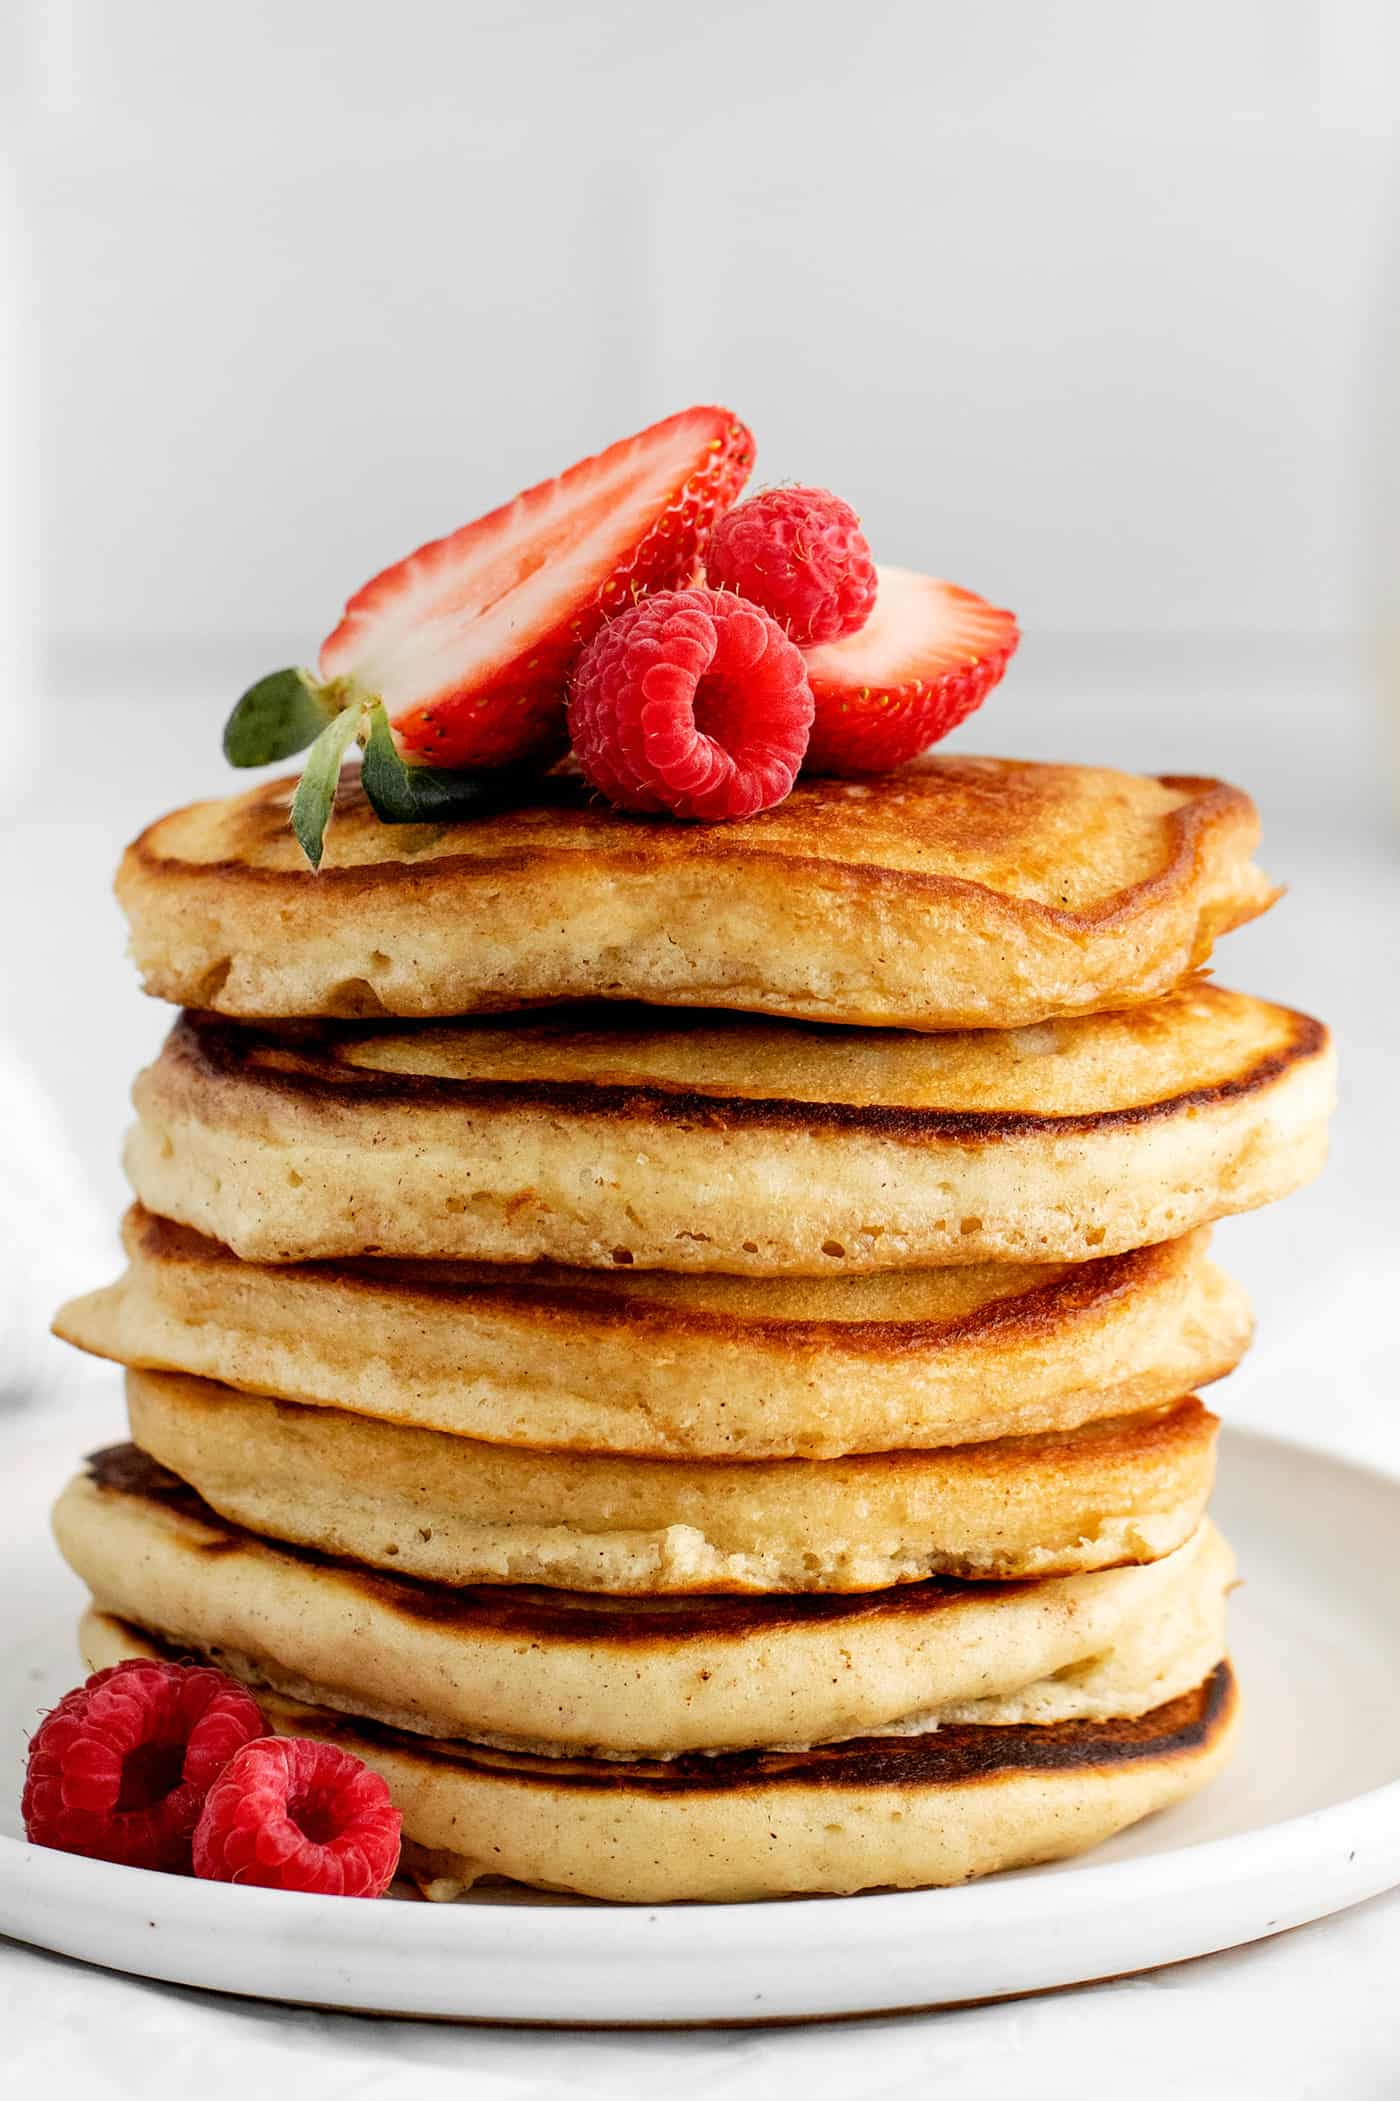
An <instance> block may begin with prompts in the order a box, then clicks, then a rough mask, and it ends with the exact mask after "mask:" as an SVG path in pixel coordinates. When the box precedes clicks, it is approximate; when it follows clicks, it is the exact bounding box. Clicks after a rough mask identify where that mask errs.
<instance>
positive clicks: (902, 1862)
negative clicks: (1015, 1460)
mask: <svg viewBox="0 0 1400 2101" xmlns="http://www.w3.org/2000/svg"><path fill="white" fill-rule="evenodd" d="M80 1639H81V1645H82V1651H83V1655H84V1658H85V1659H86V1662H87V1665H88V1667H89V1669H94V1670H95V1669H101V1668H103V1667H105V1666H106V1665H108V1664H111V1663H116V1662H119V1661H121V1660H122V1659H123V1658H124V1657H128V1656H162V1655H164V1656H169V1655H172V1654H174V1655H178V1654H182V1653H187V1652H186V1651H184V1650H183V1648H182V1647H181V1646H180V1645H176V1646H175V1647H174V1648H172V1647H171V1646H170V1645H168V1644H165V1643H163V1642H162V1641H161V1639H160V1637H159V1635H158V1634H152V1633H148V1632H144V1631H142V1630H141V1629H139V1628H137V1627H134V1626H132V1625H130V1624H129V1623H128V1622H126V1621H123V1620H119V1619H113V1618H111V1617H108V1616H107V1615H104V1614H100V1613H95V1612H90V1613H88V1614H87V1615H86V1617H85V1618H84V1621H83V1626H82V1632H81V1637H80ZM259 1698H260V1703H261V1705H262V1707H263V1711H264V1713H265V1715H266V1717H267V1720H268V1722H269V1724H270V1725H271V1727H272V1728H273V1729H274V1730H276V1731H277V1732H278V1733H280V1734H283V1735H294V1736H313V1737H320V1738H322V1739H323V1740H324V1741H326V1742H330V1743H336V1744H339V1745H340V1746H341V1747H342V1748H343V1749H345V1750H348V1751H352V1752H353V1753H354V1754H355V1755H356V1756H357V1757H359V1758H362V1759H364V1761H365V1763H366V1764H367V1765H371V1766H373V1767H374V1768H375V1769H376V1770H377V1771H378V1772H380V1773H382V1774H383V1776H384V1778H385V1780H386V1781H387V1782H388V1784H389V1788H390V1791H391V1793H392V1794H393V1797H394V1800H395V1802H396V1804H397V1806H398V1808H399V1810H400V1812H401V1814H402V1816H403V1823H404V1836H405V1839H406V1841H407V1843H406V1847H405V1865H406V1867H407V1868H408V1869H409V1871H410V1872H411V1873H412V1874H413V1875H414V1878H415V1879H416V1880H418V1881H419V1883H420V1886H421V1887H422V1888H423V1890H424V1894H425V1895H428V1896H433V1897H439V1898H447V1897H452V1896H456V1895H458V1894H460V1892H461V1891H462V1890H464V1889H467V1888H469V1887H471V1885H472V1884H473V1883H475V1882H479V1881H481V1880H482V1879H483V1878H486V1879H491V1880H494V1879H497V1878H501V1877H504V1878H506V1879H508V1880H510V1881H514V1882H523V1883H528V1884H532V1885H534V1886H535V1887H537V1888H541V1889H553V1890H567V1891H571V1892H574V1893H576V1894H578V1895H582V1896H589V1897H602V1898H608V1899H611V1900H613V1901H616V1902H622V1903H634V1904H637V1903H640V1904H664V1903H670V1902H675V1901H680V1900H686V1899H690V1900H700V1901H707V1902H726V1901H735V1902H738V1901H743V1900H747V1899H752V1898H760V1897H779V1896H788V1895H794V1894H799V1893H806V1894H815V1893H816V1892H818V1891H826V1892H829V1893H840V1894H845V1893H849V1892H853V1891H855V1890H860V1889H872V1888H894V1889H913V1888H918V1887H921V1886H927V1885H938V1884H945V1883H953V1882H965V1881H967V1880H968V1879H969V1878H970V1877H972V1876H974V1875H987V1874H991V1873H993V1872H995V1871H996V1870H997V1869H1000V1868H1010V1867H1026V1866H1029V1865H1031V1864H1032V1863H1033V1862H1036V1861H1044V1860H1063V1859H1065V1858H1067V1857H1068V1856H1069V1855H1071V1854H1074V1853H1080V1852H1083V1851H1084V1850H1085V1848H1086V1847H1088V1846H1092V1845H1097V1844H1098V1843H1100V1842H1101V1841H1102V1840H1103V1839H1106V1838H1109V1837H1111V1836H1112V1834H1113V1833H1114V1832H1115V1831H1121V1830H1123V1829H1124V1827H1125V1826H1126V1825H1129V1824H1133V1823H1136V1822H1137V1821H1138V1819H1139V1818H1141V1817H1144V1816H1148V1815H1150V1814H1151V1813H1152V1812H1153V1811H1154V1810H1158V1809H1163V1808H1165V1807H1167V1805H1168V1804H1169V1803H1172V1802H1177V1801H1180V1800H1182V1799H1183V1797H1185V1796H1186V1795H1189V1794H1192V1793H1194V1792H1195V1791H1196V1789H1198V1788H1199V1787H1201V1786H1202V1785H1204V1783H1205V1782H1206V1781H1207V1780H1209V1779H1210V1778H1211V1777H1212V1775H1213V1774H1214V1773H1216V1772H1217V1771H1218V1770H1219V1769H1220V1767H1221V1766H1222V1765H1223V1764H1224V1762H1225V1759H1226V1758H1227V1757H1228V1755H1229V1752H1230V1747H1231V1741H1232V1738H1233V1735H1234V1730H1235V1723H1236V1718H1237V1698H1236V1692H1235V1682H1234V1678H1233V1675H1232V1673H1231V1670H1230V1666H1229V1665H1228V1663H1221V1664H1219V1665H1218V1666H1217V1667H1216V1669H1215V1670H1213V1671H1212V1672H1211V1674H1210V1676H1209V1677H1208V1678H1206V1679H1205V1680H1204V1682H1203V1683H1202V1684H1201V1685H1199V1686H1198V1687H1196V1688H1195V1690H1194V1691H1192V1692H1188V1693H1186V1694H1184V1695H1183V1696H1182V1697H1181V1698H1179V1699H1176V1700H1172V1701H1169V1702H1168V1703H1167V1704H1166V1705H1165V1706H1163V1707H1158V1708H1154V1709H1153V1710H1152V1711H1151V1712H1150V1713H1147V1714H1144V1715H1140V1716H1138V1717H1136V1718H1135V1719H1132V1720H1126V1719H1114V1720H1110V1721H1099V1722H1087V1721H1086V1722H1059V1723H1053V1724H1050V1725H1048V1726H1036V1725H1034V1724H1021V1725H1013V1726H1006V1727H995V1728H993V1727H979V1726H977V1725H976V1724H971V1725H968V1724H956V1725H950V1726H948V1727H945V1728H940V1729H936V1730H934V1731H932V1732H931V1733H929V1734H924V1735H916V1736H867V1737H860V1738H857V1739H855V1740H854V1741H852V1742H849V1743H843V1744H833V1745H827V1746H824V1747H819V1748H817V1749H815V1750H809V1751H800V1752H785V1751H738V1752H731V1753H729V1754H727V1755H723V1756H719V1757H711V1756H708V1755H706V1754H704V1753H691V1754H689V1755H688V1756H686V1757H682V1758H677V1759H669V1760H662V1761H652V1762H643V1761H635V1762H631V1763H627V1764H619V1763H617V1762H615V1761H612V1760H605V1759H584V1758H572V1757H564V1758H545V1757H532V1756H530V1755H529V1754H527V1753H524V1752H513V1751H502V1750H495V1749H492V1748H490V1747H488V1746H486V1745H482V1744H473V1743H469V1742H466V1741H463V1740H460V1739H458V1740H444V1739H438V1738H430V1737H422V1736H413V1735H410V1734H408V1733H407V1732H406V1731H401V1730H395V1729H391V1728H387V1727H386V1726H384V1725H383V1724H382V1723H377V1722H373V1721H369V1720H366V1719H357V1718H354V1717H351V1716H348V1715H344V1714H338V1713H336V1712H334V1711H333V1710H332V1709H330V1708H326V1707H318V1706H309V1705H304V1704H302V1703H300V1702H298V1701H293V1700H287V1699H285V1698H283V1697H282V1695H280V1694H278V1693H272V1692H264V1693H261V1694H260V1695H259Z"/></svg>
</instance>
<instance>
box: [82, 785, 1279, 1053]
mask: <svg viewBox="0 0 1400 2101" xmlns="http://www.w3.org/2000/svg"><path fill="white" fill-rule="evenodd" d="M293 785H294V784H293V783H292V782H291V781H290V780H281V781H272V782H268V783H264V784H262V785H260V786H258V787H255V788H252V789H249V790H245V791H244V792H243V793H242V794H240V795H236V796H230V797H227V798H226V799H224V800H222V801H219V802H206V803H196V804H195V805H194V806H193V807H192V808H190V809H187V810H177V811H176V812H174V813H173V814H172V815H171V816H168V817H164V818H162V819H161V820H160V821H159V822H158V823H157V824H153V825H152V826H151V827H150V829H149V830H148V831H145V832H143V833H142V835H141V837H140V838H139V839H138V840H137V841H136V842H135V844H134V845H133V846H131V847H130V848H129V849H128V850H127V853H126V856H125V858H124V860H123V861H122V865H121V869H120V872H119V874H118V878H117V893H118V896H119V897H120V899H121V902H122V905H123V907H124V908H125V911H126V914H127V917H128V919H129V920H130V922H131V935H132V951H133V954H134V955H135V958H136V961H137V964H138V966H139V967H140V969H141V972H142V974H143V976H144V978H145V982H146V987H147V990H148V991H151V992H154V993H157V994H159V996H160V997H161V998H163V999H170V1000H175V1001H177V1002H179V1003H180V1004H182V1005H185V1006H192V1007H206V1008H212V1009H214V1010H216V1011H218V1012H220V1013H224V1014H233V1015H240V1016H244V1017H251V1018H256V1017H262V1018H266V1019H274V1018H279V1017H286V1016H292V1015H322V1016H324V1015H383V1014H397V1015H418V1016H426V1015H450V1014H468V1013H479V1012H486V1011H490V1010H492V1009H499V1008H503V1007H513V1006H521V1005H529V1004H536V1003H540V1002H549V1001H555V1000H561V999H597V998H602V999H639V1000H646V1001H649V1002H652V1003H656V1004H659V1005H666V1006H692V1007H734V1008H746V1009H750V1010H752V1011H755V1012H761V1013H768V1014H780V1015H792V1016H797V1017H800V1018H805V1019H808V1020H813V1021H844V1022H855V1023H864V1024H867V1025H872V1024H873V1025H881V1026H897V1027H909V1028H925V1029H948V1028H983V1027H993V1028H1011V1027H1018V1026H1020V1025H1021V1024H1022V1023H1026V1022H1034V1021H1044V1020H1047V1019H1049V1018H1051V1017H1053V1016H1057V1015H1068V1014H1081V1013H1087V1012H1093V1011H1095V1010H1097V1009H1100V1008H1103V1007H1109V1006H1121V1005H1127V1004H1129V1003H1132V1002H1135V1001H1139V1000H1144V999H1151V998H1154V997H1156V996H1157V995H1158V994H1160V993H1163V992H1166V991H1168V990H1169V989H1170V988H1171V987H1172V986H1173V985H1174V984H1176V983H1177V982H1178V981H1179V980H1180V979H1181V978H1183V977H1185V976H1186V975H1187V973H1188V972H1190V971H1192V970H1194V969H1196V968H1197V967H1198V966H1199V965H1200V964H1202V963H1203V962H1204V961H1205V959H1206V957H1207V956H1208V955H1209V953H1210V949H1211V944H1212V942H1213V941H1214V939H1215V938H1216V936H1217V935H1218V934H1222V933H1224V932H1226V931H1227V930H1228V929H1229V928H1230V927H1234V926H1238V925H1239V924H1240V923H1241V922H1242V921H1244V920H1246V919H1252V918H1253V917H1254V916H1255V914H1256V913H1258V912H1262V911H1263V910H1264V909H1265V908H1266V907H1267V906H1268V905H1269V904H1271V903H1272V902H1273V900H1274V898H1275V896H1276V895H1277V892H1276V891H1275V889H1274V887H1273V885H1272V884H1271V883H1270V882H1269V881H1268V879H1267V878H1266V877H1265V876H1264V875H1262V874H1261V873H1260V871H1259V870H1258V869H1257V868H1255V867H1254V866H1253V865H1252V863H1251V859H1250V856H1251V855H1252V853H1253V851H1254V847H1255V844H1256V842H1257V837H1258V820H1257V817H1256V815H1255V811H1254V808H1253V805H1252V804H1251V803H1250V801H1249V799H1248V798H1247V797H1246V796H1244V795H1242V794H1241V793H1240V792H1239V790H1238V789H1235V788H1227V787H1224V786H1222V785H1221V783H1219V782H1218V781H1207V780H1195V779H1184V778H1183V779H1177V778H1171V779H1165V780H1160V781H1158V780H1147V779H1141V778H1138V777H1137V776H1135V775H1132V774H1124V773H1112V772H1107V771H1105V770H1103V769H1101V768H1097V767H1089V766H1038V765H1027V764H1024V763H1020V762H1017V761H1014V760H1009V759H981V758H964V757H952V758H942V757H940V758H934V759H929V760H926V761H924V762H923V763H921V764H920V765H917V766H911V767H908V768H906V769H905V770H903V771H902V772H900V773H897V774H892V775H890V776H888V777H886V778H883V779H878V780H871V781H864V782H851V781H829V780H802V781H799V782H798V784H797V787H796V788H795V790H794V791H793V793H792V795H791V796H790V797H789V798H788V800H787V801H786V802H785V803H784V804H783V805H782V806H781V808H779V809H776V810H770V811H768V812H766V813H765V814H764V815H763V816H760V817H756V818H754V819H752V820H751V821H750V822H748V823H744V824H715V825H685V824H678V823H675V822H673V821H672V820H670V819H666V818H637V817H626V816H623V815H620V814H619V813H618V812H616V811H613V810H609V809H607V808H605V807H603V806H602V805H600V804H599V803H598V802H597V801H596V800H595V799H593V798H592V797H591V796H590V794H589V791H588V790H587V788H586V787H585V786H584V785H583V784H582V783H581V782H578V781H574V780H567V779H555V780H550V781H547V782H543V783H541V784H539V787H538V789H537V791H536V800H535V801H533V802H531V803H530V804H529V805H527V806H525V807H521V808H517V809H513V810H509V811H506V812H503V813H502V814H500V815H497V816H493V817H486V818H481V819H477V820H476V821H474V822H471V823H466V824H453V825H384V824H381V823H380V822H379V820H378V819H377V818H376V817H375V815H374V813H373V812H372V810H371V809H370V808H369V805H368V803H367V802H366V801H365V798H364V795H363V793H362V791H361V789H360V787H359V784H358V781H357V780H356V779H355V778H354V776H353V775H352V776H351V777H350V778H349V779H348V780H347V781H346V782H345V784H344V785H343V786H342V788H341V790H340V794H339V796H338V799H337V804H336V814H335V820H334V823H333V825H332V828H331V831H330V835H329V840H328V844H327V849H326V857H325V860H324V862H323V864H322V867H321V871H320V874H319V875H313V874H312V873H311V871H310V870H309V869H308V868H307V866H306V864H305V861H304V860H303V858H302V855H301V850H300V848H299V847H298V846H297V844H296V841H295V840H294V838H293V837H292V833H291V830H290V827H289V823H288V811H289V808H290V803H291V792H292V787H293Z"/></svg>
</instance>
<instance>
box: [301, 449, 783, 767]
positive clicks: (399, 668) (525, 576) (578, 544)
mask: <svg viewBox="0 0 1400 2101" xmlns="http://www.w3.org/2000/svg"><path fill="white" fill-rule="evenodd" d="M753 456H754V444H753V439H752V437H751V436H750V434H749V432H748V431H747V430H746V429H745V428H744V426H743V424H742V423H740V422H739V420H738V418H737V417H735V416H733V415H731V413H730V412H729V410H728V409H723V408H692V409H686V410H684V411H683V412H682V413H681V414H680V415H678V416H670V417H668V418H667V419H666V421H665V422H664V423H655V424H653V425H652V426H651V428H650V429H649V430H644V431H641V432H640V433H639V434H638V435H637V436H636V437H633V438H624V439H622V440H621V441H620V442H619V443H618V444H616V445H612V446H609V448H608V450H607V451H606V452H603V453H599V454H598V456H597V458H596V459H588V460H581V461H580V462H579V464H578V465H577V466H576V467H571V468H570V469H569V471H568V473H567V474H561V475H559V476H558V477H557V479H556V480H554V481H548V482H541V483H540V484H539V486H538V488H534V489H527V490H526V491H525V492H524V494H523V495H521V496H517V497H516V498H515V499H514V501H513V502H511V503H508V504H505V505H503V506H502V508H501V509H500V510H498V511H492V512H490V513H489V514H488V516H486V517H485V518H478V519H477V520H476V522H475V523H474V524H472V525H464V526H462V527H461V529H460V530H459V531H457V532H455V533H451V534H449V535H448V537H447V538H446V539H445V540H434V541H432V542H431V543H430V545H428V546H427V547H420V548H419V550H418V552H417V553H416V554H411V555H409V556H408V558H407V560H406V561H402V562H397V563H396V564H395V565H394V567H393V568H392V569H386V570H384V571H383V573H382V574H381V575H379V576H376V577H375V578H374V579H373V580H372V581H371V582H370V583H367V584H366V585H365V587H364V589H363V590H361V591H357V592H356V594H355V596H354V597H353V598H352V599H351V600H350V602H349V604H348V605H347V606H346V608H345V616H344V618H343V619H342V621H341V623H340V625H339V627H338V628H337V629H336V630H335V633H334V634H333V635H331V636H330V637H329V639H328V640H327V641H326V642H325V643H324V644H323V646H322V649H321V659H320V673H321V677H322V679H323V680H326V681H330V680H346V681H349V682H350V687H351V690H352V691H355V692H359V693H365V694H377V695H378V696H379V698H380V699H382V700H383V702H384V703H385V706H386V707H387V708H388V710H389V714H390V717H391V718H392V719H393V721H394V727H395V729H396V731H397V733H398V741H399V745H400V747H401V749H402V750H403V751H404V752H405V753H408V754H410V755H412V754H421V755H422V756H423V757H425V758H430V759H431V760H432V761H433V763H434V764H435V765H438V766H446V767H463V766H493V765H504V764H508V763H510V762H512V761H514V760H518V759H523V758H530V757H540V756H544V755H549V754H551V753H552V751H553V749H554V748H556V747H557V748H558V749H559V750H562V749H563V746H564V741H565V729H564V700H565V680H566V676H567V673H568V670H569V666H570V664H571V663H572V661H573V659H574V658H575V657H576V656H577V655H578V653H579V650H580V649H581V648H582V647H583V645H584V643H585V642H587V641H588V640H589V639H590V638H591V637H592V635H593V634H594V633H595V632H596V630H597V629H598V628H599V627H600V626H601V625H602V623H603V621H604V620H605V619H606V618H607V616H608V614H609V613H614V612H618V611H620V610H621V608H622V607H623V606H626V605H631V604H633V603H634V602H635V601H636V600H637V599H639V598H641V597H643V596H645V594H646V593H647V592H649V591H655V590H665V589H670V588H672V587H673V586H678V585H683V584H687V583H689V582H690V581H691V579H692V577H693V576H694V575H695V574H696V572H697V570H698V566H699V562H700V558H701V555H702V553H703V551H704V547H705V543H706V541H707V540H708V539H709V535H710V531H711V528H712V526H713V525H714V522H715V520H716V519H717V518H719V517H720V516H721V515H722V514H723V512H725V511H726V510H728V508H729V506H730V504H731V503H732V502H733V501H734V499H735V497H736V496H737V495H738V493H739V491H740V489H741V488H742V487H743V485H744V482H745V480H746V478H747V476H748V472H749V468H750V467H751V466H752V464H753Z"/></svg>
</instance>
